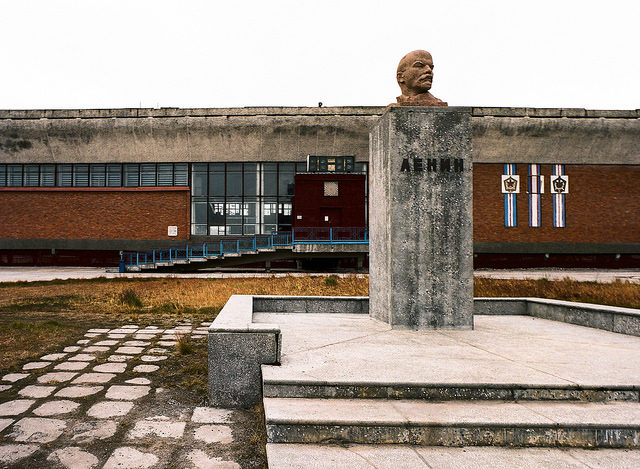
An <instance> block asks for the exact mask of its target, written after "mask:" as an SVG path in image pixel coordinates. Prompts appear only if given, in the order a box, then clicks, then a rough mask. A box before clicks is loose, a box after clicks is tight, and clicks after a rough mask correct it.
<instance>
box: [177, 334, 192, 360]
mask: <svg viewBox="0 0 640 469" xmlns="http://www.w3.org/2000/svg"><path fill="white" fill-rule="evenodd" d="M176 352H178V353H179V354H180V355H188V354H190V353H193V343H191V335H189V334H180V333H177V332H176Z"/></svg>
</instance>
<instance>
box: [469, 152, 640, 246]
mask: <svg viewBox="0 0 640 469" xmlns="http://www.w3.org/2000/svg"><path fill="white" fill-rule="evenodd" d="M503 168H504V166H503V165H501V164H474V165H473V240H474V241H476V242H567V243H638V242H640V188H639V184H640V166H623V165H620V166H618V165H611V166H603V165H597V166H596V165H593V166H590V165H589V166H588V165H565V174H567V176H569V194H567V195H566V196H565V197H566V199H565V200H566V204H565V220H566V227H565V228H554V227H553V205H552V195H551V194H550V193H549V177H550V176H551V170H552V166H551V165H542V166H541V172H542V174H543V175H544V184H545V188H544V189H545V193H544V194H543V195H542V203H541V205H542V217H541V219H542V226H541V227H539V228H533V227H530V226H529V196H528V194H527V190H528V179H527V176H528V174H529V173H528V166H527V165H526V164H518V165H517V174H519V175H520V193H519V194H518V195H517V196H516V200H517V217H518V226H517V227H513V228H507V227H505V226H504V194H502V193H501V190H500V176H501V175H502V174H503V173H504V172H503Z"/></svg>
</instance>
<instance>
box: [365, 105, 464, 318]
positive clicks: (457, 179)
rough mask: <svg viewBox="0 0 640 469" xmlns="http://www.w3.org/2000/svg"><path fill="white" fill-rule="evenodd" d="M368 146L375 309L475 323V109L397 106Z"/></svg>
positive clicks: (379, 314)
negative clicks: (473, 175)
mask: <svg viewBox="0 0 640 469" xmlns="http://www.w3.org/2000/svg"><path fill="white" fill-rule="evenodd" d="M369 148H370V152H371V155H370V164H371V167H370V175H369V180H370V189H371V191H370V194H369V229H370V245H369V256H370V261H369V264H370V265H369V272H370V284H369V285H370V286H369V296H370V310H369V311H370V315H371V316H372V317H374V318H376V319H379V320H381V321H384V322H387V323H389V324H391V325H392V327H394V328H407V329H414V330H419V329H473V239H472V234H473V223H472V221H473V213H472V159H471V110H470V109H469V108H456V107H391V108H389V109H388V110H387V111H386V112H385V113H384V114H383V116H382V117H381V118H380V120H379V121H378V123H377V124H376V125H375V126H374V127H373V129H372V130H371V134H370V145H369Z"/></svg>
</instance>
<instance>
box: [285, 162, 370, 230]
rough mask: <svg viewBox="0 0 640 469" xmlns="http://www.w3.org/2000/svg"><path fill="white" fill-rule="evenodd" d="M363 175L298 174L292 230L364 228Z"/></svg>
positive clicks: (364, 183)
mask: <svg viewBox="0 0 640 469" xmlns="http://www.w3.org/2000/svg"><path fill="white" fill-rule="evenodd" d="M365 187H366V176H365V175H364V174H327V173H321V174H320V173H314V174H296V176H295V195H294V197H293V221H292V224H293V227H294V228H302V227H322V228H330V227H331V228H333V227H365V226H366V224H367V222H366V207H367V203H366V191H365Z"/></svg>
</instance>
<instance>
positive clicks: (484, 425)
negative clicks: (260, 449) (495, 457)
mask: <svg viewBox="0 0 640 469" xmlns="http://www.w3.org/2000/svg"><path fill="white" fill-rule="evenodd" d="M264 408H265V419H266V426H267V441H268V442H270V443H326V442H342V443H356V444H365V443H366V444H411V445H425V446H547V447H552V446H563V447H583V448H600V447H601V448H616V447H623V448H640V403H638V402H555V401H541V402H535V401H527V402H504V401H448V402H426V401H422V400H387V399H301V398H297V399H296V398H293V399H291V398H265V399H264Z"/></svg>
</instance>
